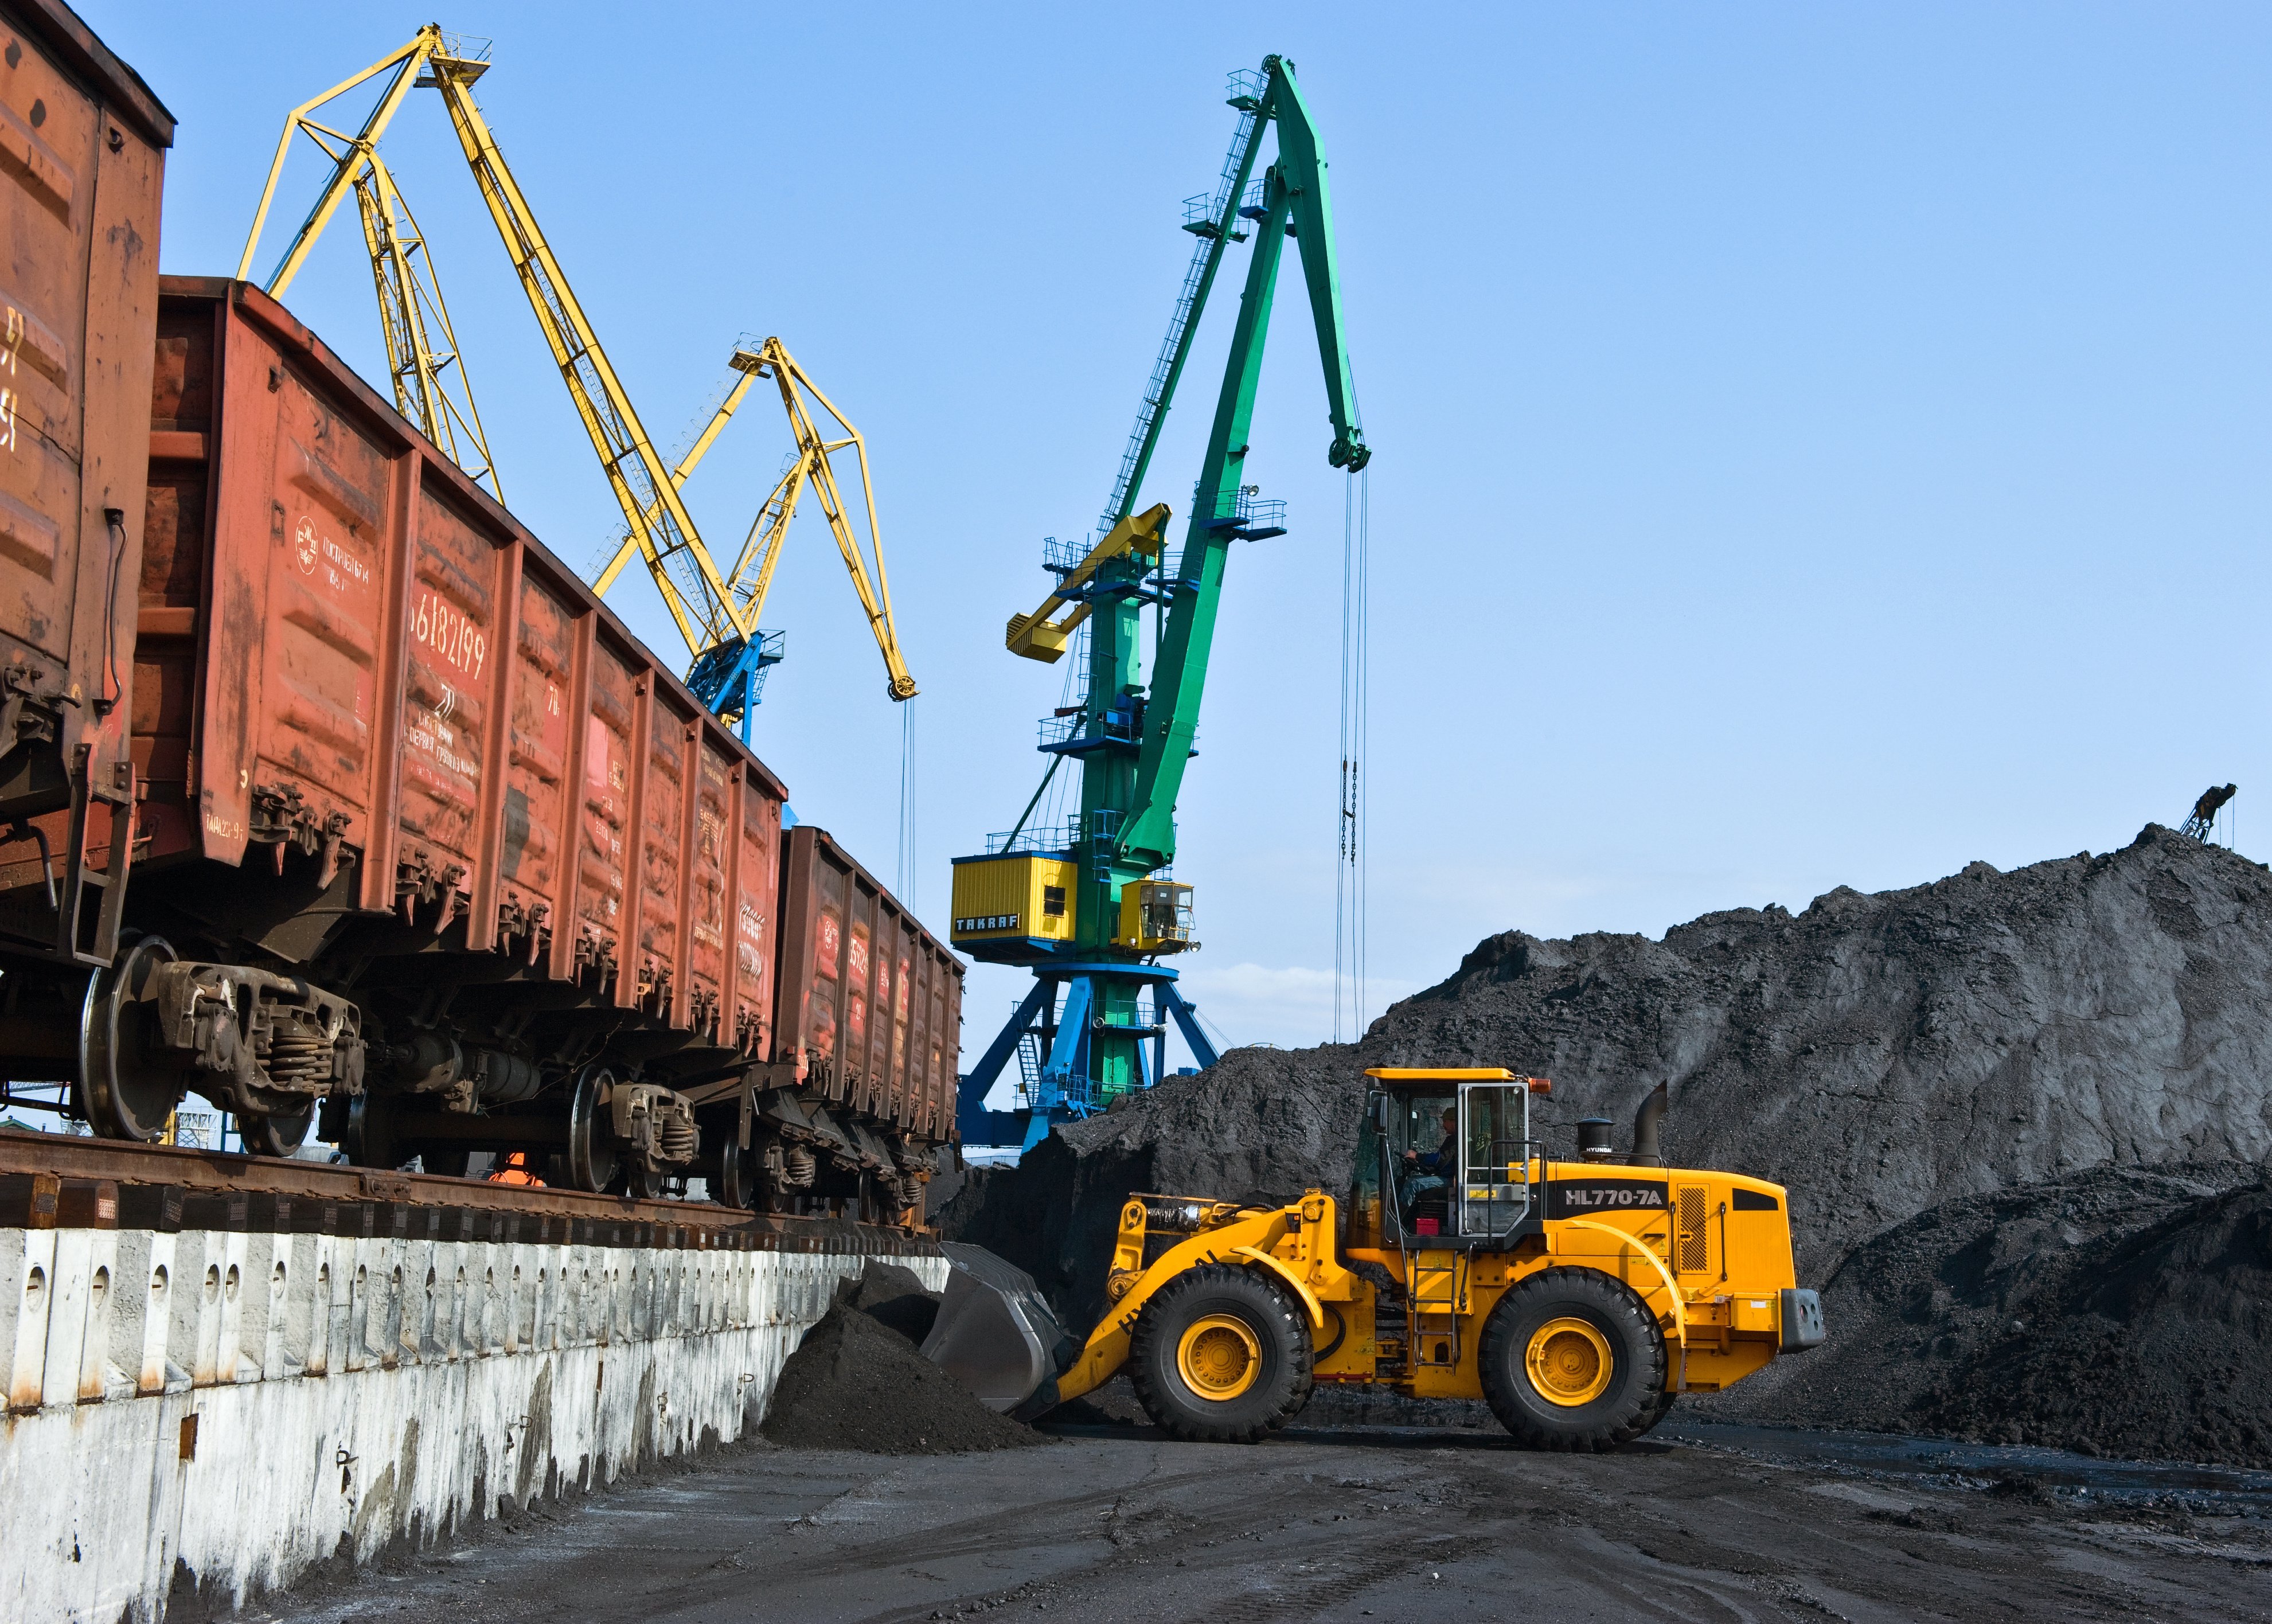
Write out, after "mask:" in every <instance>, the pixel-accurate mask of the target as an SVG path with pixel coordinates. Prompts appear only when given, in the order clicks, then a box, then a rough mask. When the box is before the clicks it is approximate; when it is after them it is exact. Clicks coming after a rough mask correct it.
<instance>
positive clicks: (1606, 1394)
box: [1478, 1269, 1665, 1451]
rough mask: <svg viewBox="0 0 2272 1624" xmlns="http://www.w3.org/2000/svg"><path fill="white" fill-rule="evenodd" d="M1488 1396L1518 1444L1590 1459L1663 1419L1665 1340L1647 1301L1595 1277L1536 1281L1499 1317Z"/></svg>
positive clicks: (1484, 1356) (1559, 1272) (1519, 1289)
mask: <svg viewBox="0 0 2272 1624" xmlns="http://www.w3.org/2000/svg"><path fill="white" fill-rule="evenodd" d="M1478 1353H1479V1355H1480V1358H1479V1363H1480V1364H1481V1366H1482V1376H1483V1388H1484V1398H1485V1399H1487V1400H1489V1401H1490V1403H1491V1413H1492V1414H1493V1415H1496V1416H1497V1417H1498V1419H1499V1425H1500V1426H1504V1427H1506V1430H1507V1431H1508V1432H1509V1433H1512V1434H1513V1437H1514V1441H1516V1442H1517V1443H1520V1444H1523V1445H1525V1446H1527V1447H1528V1448H1533V1449H1566V1450H1579V1451H1591V1450H1596V1449H1607V1448H1613V1447H1615V1446H1616V1445H1618V1444H1621V1443H1630V1442H1632V1441H1633V1440H1634V1439H1636V1438H1638V1437H1640V1435H1641V1434H1642V1433H1645V1432H1647V1431H1648V1429H1649V1428H1650V1427H1651V1426H1655V1424H1656V1422H1657V1421H1658V1420H1660V1419H1661V1418H1663V1409H1662V1405H1663V1398H1664V1377H1665V1353H1664V1336H1663V1332H1661V1331H1660V1330H1659V1329H1658V1328H1657V1324H1656V1318H1655V1315H1654V1314H1652V1313H1649V1311H1648V1306H1647V1305H1646V1304H1644V1303H1643V1302H1642V1301H1641V1299H1640V1296H1639V1295H1638V1294H1636V1293H1635V1292H1634V1291H1632V1290H1631V1289H1630V1288H1629V1287H1627V1286H1626V1285H1625V1284H1624V1283H1622V1282H1619V1281H1617V1280H1613V1279H1611V1277H1610V1276H1607V1275H1604V1274H1601V1273H1598V1272H1597V1271H1596V1270H1594V1269H1546V1270H1544V1271H1543V1272H1542V1273H1540V1274H1536V1275H1533V1276H1530V1277H1529V1278H1528V1280H1525V1281H1523V1282H1522V1283H1521V1284H1520V1285H1517V1286H1516V1287H1515V1288H1514V1289H1513V1291H1509V1292H1508V1293H1507V1294H1506V1296H1505V1297H1503V1298H1499V1302H1498V1307H1496V1308H1494V1309H1493V1310H1491V1318H1490V1319H1489V1320H1488V1321H1485V1322H1484V1336H1483V1345H1482V1347H1481V1348H1480V1349H1479V1350H1478Z"/></svg>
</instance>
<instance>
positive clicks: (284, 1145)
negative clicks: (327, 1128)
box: [236, 1105, 316, 1156]
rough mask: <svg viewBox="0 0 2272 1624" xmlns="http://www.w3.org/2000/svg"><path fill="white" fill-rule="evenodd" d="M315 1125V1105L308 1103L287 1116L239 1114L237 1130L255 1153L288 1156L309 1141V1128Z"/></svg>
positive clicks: (257, 1154) (246, 1144)
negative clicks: (242, 1115)
mask: <svg viewBox="0 0 2272 1624" xmlns="http://www.w3.org/2000/svg"><path fill="white" fill-rule="evenodd" d="M315 1125H316V1108H315V1107H314V1106H313V1105H310V1106H309V1107H308V1108H307V1109H306V1110H304V1111H297V1112H295V1113H294V1114H293V1115H291V1116H265V1117H239V1118H238V1119H236V1131H237V1133H238V1134H239V1135H240V1136H241V1137H242V1138H243V1141H244V1148H245V1149H247V1150H250V1151H251V1152H252V1154H253V1155H255V1156H290V1155H291V1154H292V1153H293V1152H294V1151H295V1150H297V1149H299V1148H300V1147H301V1146H302V1145H303V1144H305V1143H307V1142H308V1130H309V1129H310V1128H311V1127H313V1126H315Z"/></svg>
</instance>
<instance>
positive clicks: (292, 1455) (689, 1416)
mask: <svg viewBox="0 0 2272 1624" xmlns="http://www.w3.org/2000/svg"><path fill="white" fill-rule="evenodd" d="M862 1261H863V1254H861V1253H859V1252H856V1251H853V1250H850V1249H844V1250H836V1251H803V1252H800V1251H695V1250H674V1249H664V1248H660V1247H654V1248H641V1247H629V1246H625V1247H609V1246H564V1245H513V1244H506V1243H484V1242H479V1241H441V1240H413V1239H392V1238H363V1239H357V1238H352V1237H335V1236H329V1235H307V1234H300V1235H293V1234H277V1235H271V1234H263V1233H240V1232H233V1231H199V1230H184V1231H179V1232H177V1233H166V1232H161V1231H147V1230H98V1229H78V1230H74V1229H56V1230H21V1229H0V1304H4V1308H0V1314H4V1318H0V1371H4V1372H5V1373H7V1376H8V1396H9V1406H8V1414H7V1416H6V1418H5V1420H4V1423H0V1428H4V1431H0V1550H4V1551H5V1552H6V1553H7V1563H6V1566H7V1568H8V1569H9V1573H8V1575H7V1576H6V1577H5V1578H4V1579H0V1598H4V1602H5V1605H4V1608H0V1611H4V1614H5V1616H6V1617H8V1618H11V1619H25V1620H31V1619H41V1620H46V1619H58V1620H60V1619H69V1620H89V1621H90V1624H112V1620H121V1619H127V1620H157V1619H160V1618H161V1617H162V1616H163V1614H164V1613H165V1609H166V1606H167V1605H168V1598H170V1597H179V1596H181V1595H183V1594H184V1593H185V1592H193V1593H201V1594H202V1596H203V1597H204V1598H206V1599H207V1601H208V1602H211V1601H214V1600H219V1601H220V1602H222V1604H223V1605H232V1604H233V1605H242V1603H243V1600H244V1599H245V1598H246V1597H248V1596H249V1595H251V1594H253V1593H255V1592H258V1591H261V1590H269V1589H273V1588H275V1587H279V1586H282V1585H287V1584H289V1583H292V1582H293V1581H294V1580H295V1578H297V1577H298V1576H299V1575H301V1574H302V1573H303V1572H304V1571H305V1570H306V1569H307V1568H309V1566H310V1564H313V1563H316V1562H319V1561H323V1560H326V1559H331V1558H334V1557H347V1556H349V1555H351V1556H352V1557H353V1558H354V1559H355V1560H364V1559H367V1558H369V1557H370V1556H372V1555H374V1554H375V1553H378V1552H379V1551H381V1550H383V1549H385V1548H386V1547H387V1546H389V1545H392V1544H394V1543H396V1542H398V1541H404V1540H407V1541H411V1542H414V1543H416V1542H424V1541H428V1540H430V1539H433V1538H436V1537H437V1536H438V1535H439V1534H441V1533H443V1532H444V1531H445V1530H448V1529H449V1528H451V1527H452V1525H454V1524H456V1523H460V1522H463V1521H466V1520H468V1519H473V1518H478V1517H481V1516H484V1515H491V1514H494V1513H495V1512H496V1511H497V1509H498V1507H499V1505H500V1502H501V1501H502V1499H503V1497H504V1496H507V1495H510V1496H512V1497H513V1499H514V1500H515V1501H517V1502H519V1503H522V1504H526V1503H527V1502H529V1501H533V1500H535V1499H539V1498H542V1497H544V1496H548V1495H551V1494H554V1493H558V1492H559V1490H560V1489H561V1488H562V1487H563V1486H580V1487H587V1488H588V1487H593V1486H597V1485H599V1484H601V1483H603V1482H606V1481H607V1480H609V1478H614V1477H617V1476H618V1475H620V1474H622V1473H624V1472H626V1471H636V1470H637V1469H638V1468H639V1466H640V1465H641V1464H642V1463H646V1462H648V1461H651V1460H654V1459H655V1458H657V1457H663V1456H674V1455H677V1454H680V1453H682V1452H684V1451H685V1450H688V1449H690V1448H695V1447H697V1446H698V1445H699V1444H704V1443H707V1442H715V1441H731V1440H733V1439H736V1438H739V1437H741V1436H743V1435H744V1433H747V1432H748V1431H750V1430H751V1428H752V1427H753V1426H755V1425H756V1423H757V1422H758V1420H759V1418H761V1416H762V1415H763V1412H764V1407H765V1403H766V1399H767V1398H768V1396H770V1395H771V1393H772V1391H773V1385H774V1379H775V1377H776V1376H778V1375H779V1373H780V1371H781V1365H782V1362H783V1361H784V1360H786V1359H787V1358H788V1354H789V1352H790V1351H791V1350H792V1349H794V1348H795V1346H796V1342H797V1339H798V1338H799V1337H800V1336H802V1335H803V1332H804V1331H805V1329H806V1328H808V1327H810V1326H811V1323H812V1322H813V1321H815V1320H817V1319H818V1318H819V1316H820V1315H821V1313H823V1312H825V1311H826V1307H827V1306H828V1298H829V1294H830V1292H831V1291H832V1290H833V1286H834V1284H835V1283H836V1281H837V1280H838V1279H840V1278H841V1277H842V1276H846V1275H848V1274H852V1273H856V1272H857V1271H858V1269H859V1268H860V1266H861V1263H862ZM891 1261H894V1262H897V1263H901V1264H902V1265H905V1266H906V1267H908V1268H910V1269H914V1270H915V1271H916V1274H917V1275H919V1276H923V1279H924V1280H925V1281H926V1283H929V1284H930V1285H931V1286H933V1287H938V1286H941V1285H943V1284H944V1283H945V1274H946V1266H945V1261H944V1260H943V1259H941V1258H938V1257H936V1256H922V1255H917V1256H894V1257H893V1259H892V1260H891Z"/></svg>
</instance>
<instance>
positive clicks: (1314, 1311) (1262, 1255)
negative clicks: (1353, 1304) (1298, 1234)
mask: <svg viewBox="0 0 2272 1624" xmlns="http://www.w3.org/2000/svg"><path fill="white" fill-rule="evenodd" d="M1231 1255H1232V1256H1233V1257H1243V1258H1245V1259H1247V1260H1248V1261H1250V1262H1255V1263H1259V1264H1260V1265H1261V1266H1262V1267H1263V1268H1265V1269H1268V1270H1269V1271H1270V1272H1271V1273H1272V1274H1274V1275H1275V1276H1278V1278H1279V1280H1280V1282H1281V1283H1283V1284H1284V1286H1285V1287H1286V1289H1287V1290H1288V1291H1291V1292H1292V1293H1293V1294H1294V1298H1295V1300H1296V1301H1297V1302H1298V1303H1300V1304H1301V1305H1302V1308H1303V1311H1304V1313H1307V1314H1308V1315H1309V1316H1310V1328H1311V1329H1312V1330H1319V1331H1321V1330H1323V1329H1325V1328H1326V1306H1325V1305H1324V1304H1323V1303H1321V1302H1319V1300H1318V1294H1317V1293H1316V1292H1315V1291H1312V1290H1310V1288H1309V1287H1308V1286H1307V1285H1305V1284H1304V1283H1303V1282H1302V1276H1299V1275H1297V1274H1296V1273H1295V1272H1294V1271H1293V1269H1291V1268H1290V1267H1289V1266H1288V1264H1287V1262H1286V1261H1285V1260H1284V1259H1283V1258H1275V1257H1273V1256H1271V1255H1270V1254H1268V1253H1267V1252H1265V1251H1263V1250H1261V1249H1260V1248H1259V1247H1257V1246H1240V1247H1237V1249H1236V1250H1234V1251H1233V1252H1232V1254H1231Z"/></svg>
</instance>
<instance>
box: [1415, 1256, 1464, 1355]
mask: <svg viewBox="0 0 2272 1624" xmlns="http://www.w3.org/2000/svg"><path fill="white" fill-rule="evenodd" d="M1439 1259H1440V1260H1447V1261H1439ZM1469 1272H1470V1271H1469V1260H1468V1254H1466V1253H1464V1252H1452V1253H1443V1252H1423V1253H1419V1254H1416V1255H1415V1256H1413V1257H1412V1258H1411V1259H1409V1261H1407V1262H1406V1264H1405V1276H1404V1300H1405V1310H1406V1328H1405V1343H1406V1346H1407V1348H1408V1350H1409V1358H1408V1361H1407V1365H1408V1368H1409V1369H1410V1370H1414V1371H1418V1370H1421V1369H1424V1368H1425V1369H1438V1370H1449V1369H1453V1368H1455V1367H1456V1366H1458V1365H1459V1362H1460V1351H1461V1350H1460V1325H1461V1321H1463V1320H1464V1319H1465V1318H1466V1317H1467V1313H1468V1278H1469Z"/></svg>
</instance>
